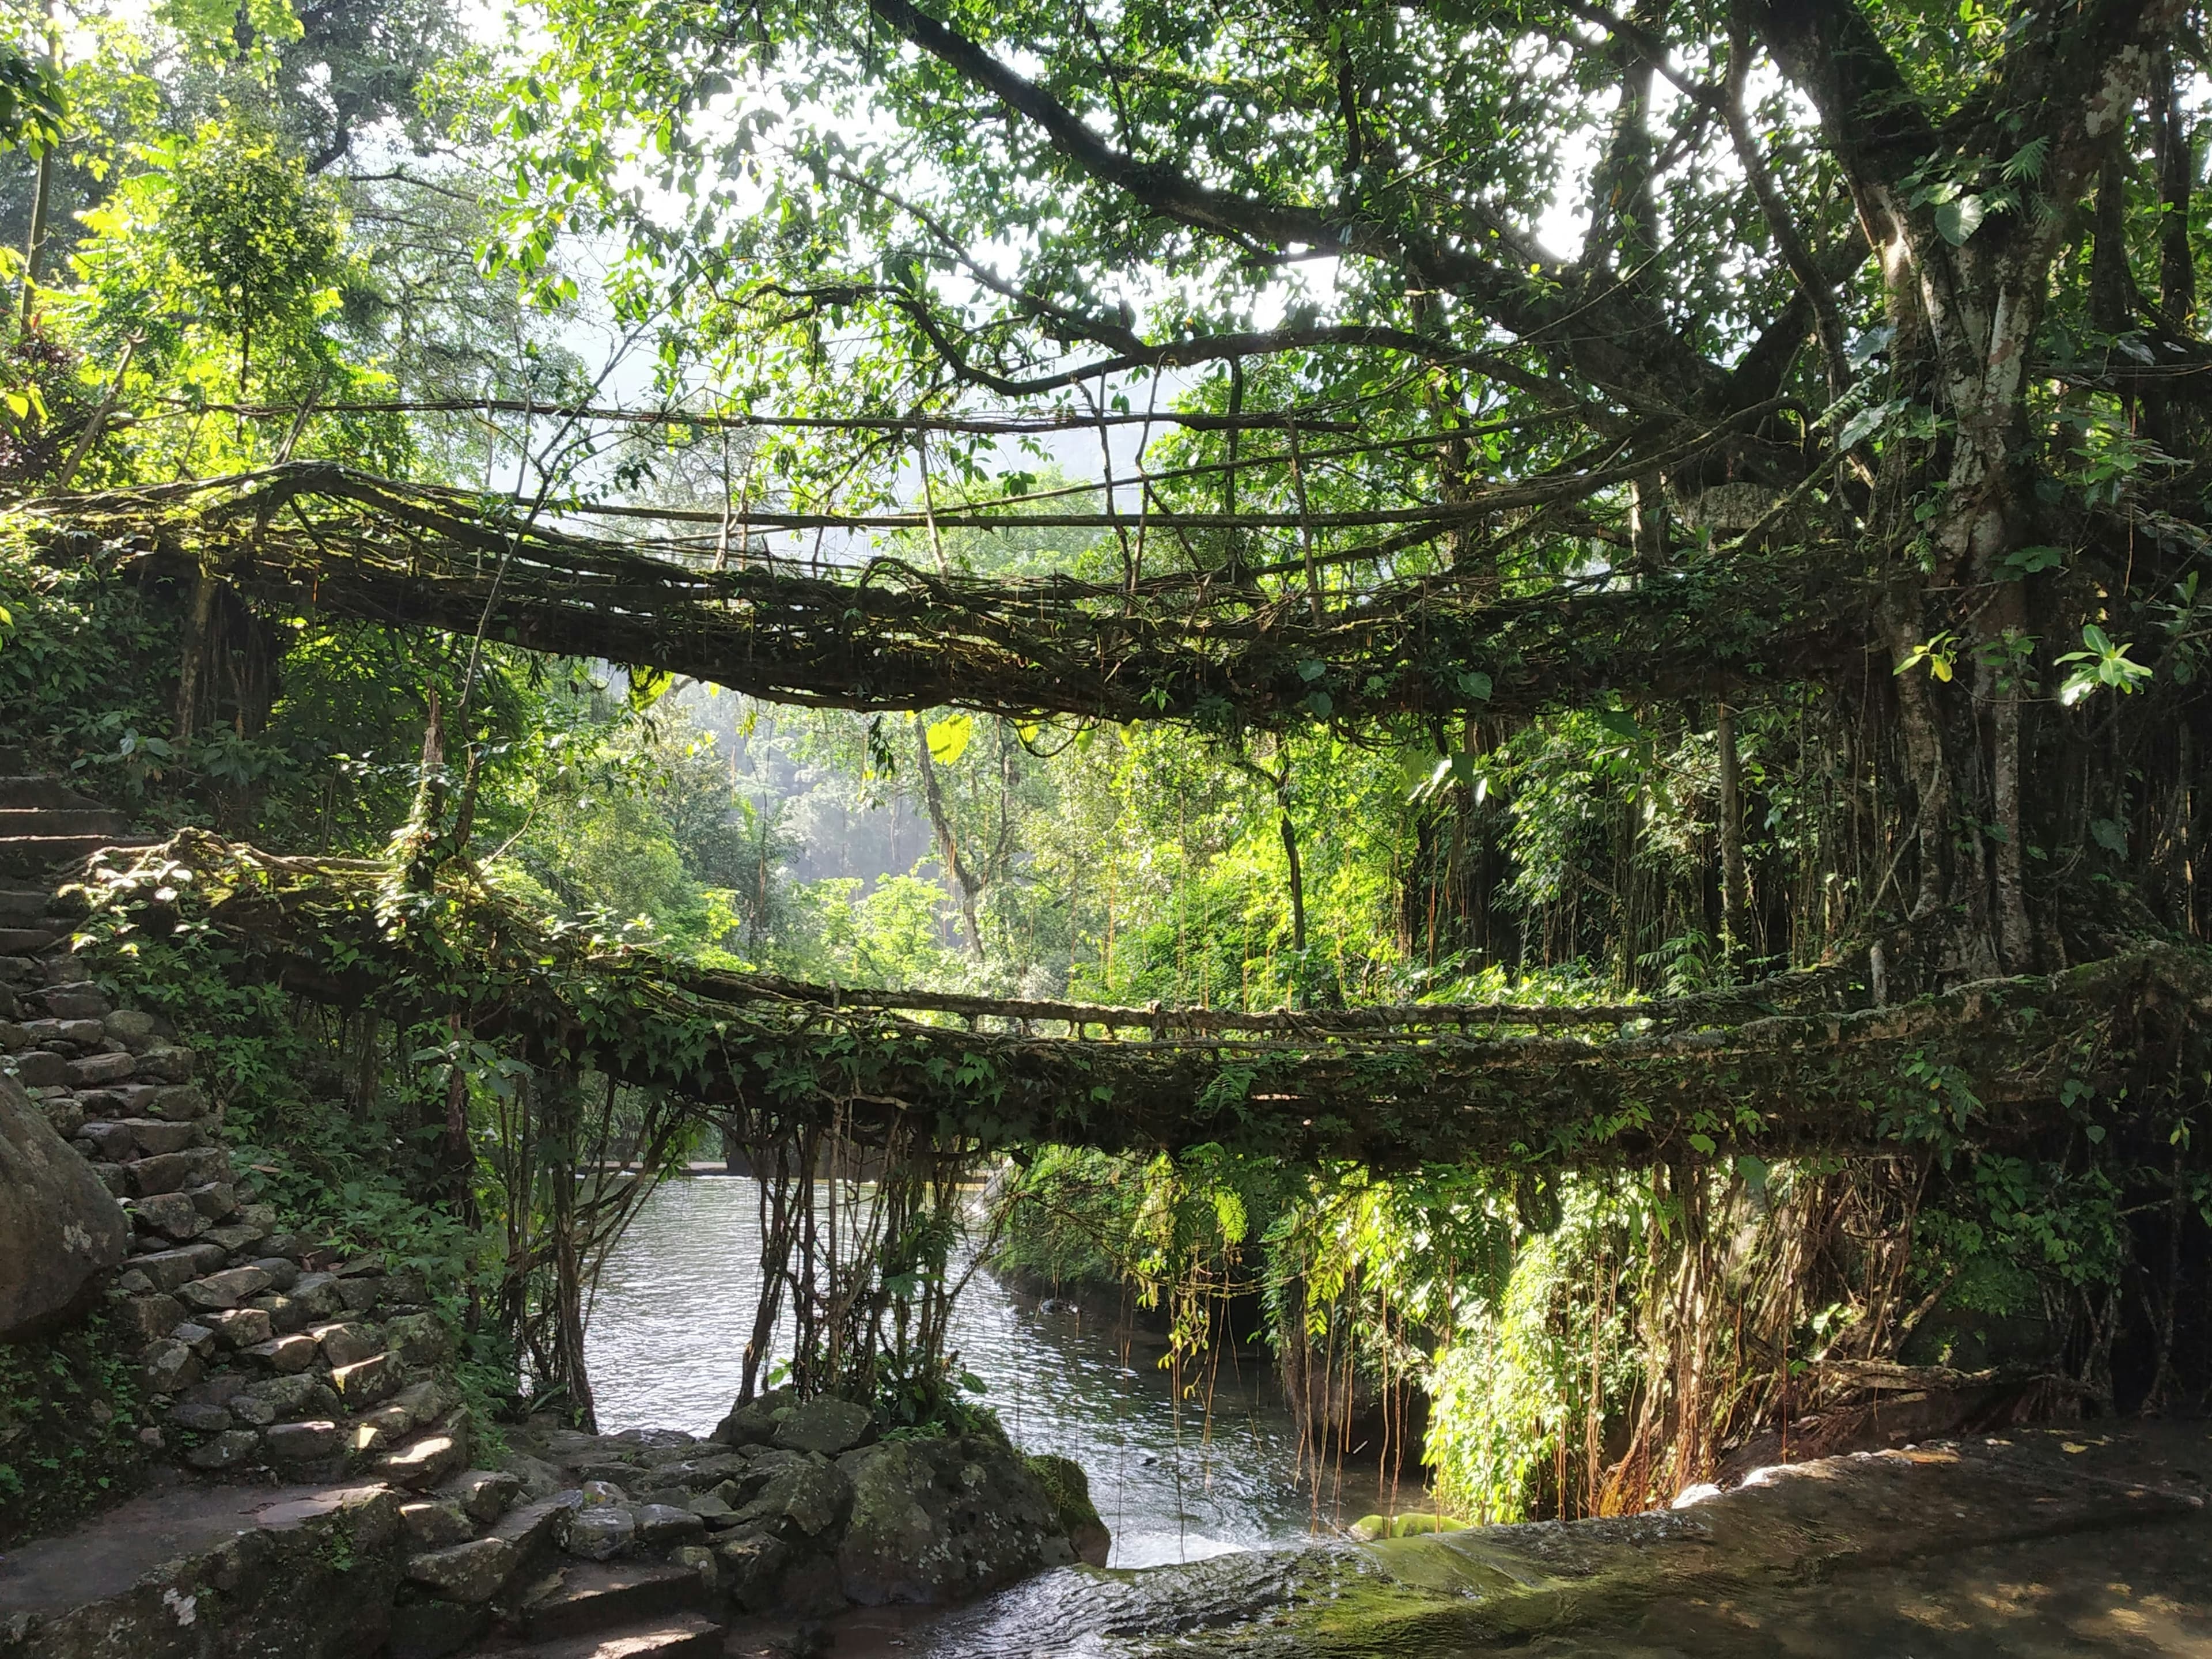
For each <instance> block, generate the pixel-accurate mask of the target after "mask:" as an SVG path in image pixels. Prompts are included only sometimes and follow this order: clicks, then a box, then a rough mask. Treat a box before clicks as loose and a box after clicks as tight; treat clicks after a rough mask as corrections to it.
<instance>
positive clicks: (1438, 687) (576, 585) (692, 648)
mask: <svg viewBox="0 0 2212 1659" xmlns="http://www.w3.org/2000/svg"><path fill="white" fill-rule="evenodd" d="M16 522H17V523H18V524H19V525H21V526H26V527H27V529H28V530H29V532H31V533H32V535H33V538H35V539H36V541H37V542H39V543H40V544H42V545H43V547H44V549H45V550H46V556H47V557H49V558H52V559H57V560H75V559H83V558H96V559H105V560H108V561H111V562H136V563H138V564H140V565H142V566H143V567H144V568H149V569H150V570H151V571H153V572H155V573H167V574H175V575H182V576H191V577H197V576H198V575H200V574H207V575H210V576H215V577H219V578H220V579H221V580H224V581H226V582H228V583H230V584H231V585H232V586H234V587H235V588H236V589H237V590H238V591H239V592H241V593H243V594H245V595H246V596H247V597H249V598H250V599H253V600H255V601H258V602H259V603H260V604H262V605H267V606H270V607H272V608H276V609H278V610H280V611H282V613H283V614H287V615H289V614H295V613H296V612H297V611H301V610H313V611H320V612H322V613H324V614H325V615H329V616H337V617H356V618H360V619H363V620H367V621H371V622H379V623H396V624H402V625H408V626H428V627H434V628H440V629H448V630H451V631H453V632H456V633H460V634H468V635H473V634H475V633H476V632H477V629H479V627H482V628H483V629H485V631H486V633H487V634H488V635H489V637H490V638H492V639H495V640H501V641H507V642H509V643H512V644H515V645H519V646H522V647H526V648H529V649H532V650H537V651H545V652H550V653H558V654H561V655H564V656H572V657H583V658H604V659H608V660H611V661H614V662H618V663H627V664H635V665H647V666H651V667H653V668H657V669H661V670H664V671H667V672H670V673H673V674H683V675H689V676H692V677H695V678H699V679H702V680H705V681H708V682H711V683H714V684H720V685H724V686H727V687H730V688H732V689H733V690H738V691H743V692H746V693H749V694H750V695H752V696H759V697H763V698H768V699H770V700H774V701H777V702H792V703H800V704H811V705H820V706H834V707H840V708H861V709H888V708H939V707H957V708H971V709H975V710H977V711H980V712H982V713H987V714H1005V715H1008V716H1014V717H1027V716H1030V715H1035V714H1073V715H1078V716H1089V717H1097V718H1103V719H1107V720H1141V719H1156V718H1159V717H1162V716H1166V717H1170V718H1182V719H1196V720H1202V721H1211V722H1214V723H1219V724H1237V723H1242V724H1248V725H1255V726H1267V725H1279V724H1283V723H1285V722H1289V721H1293V720H1305V719H1310V718H1313V717H1314V716H1316V715H1320V716H1323V717H1328V718H1334V719H1338V720H1358V719H1360V718H1362V717H1368V716H1374V715H1379V714H1395V713H1403V712H1409V711H1410V712H1413V713H1415V714H1435V715H1437V716H1442V715H1443V714H1449V713H1452V712H1455V711H1474V712H1489V713H1492V714H1528V713H1533V712H1534V711H1536V710H1537V709H1539V708H1543V707H1546V706H1548V705H1552V704H1555V703H1558V702H1562V701H1565V700H1569V699H1571V698H1572V697H1573V696H1576V695H1577V694H1578V693H1579V694H1587V693H1589V692H1590V691H1593V690H1601V689H1603V688H1606V687H1618V688H1620V689H1623V690H1634V691H1637V692H1638V693H1639V694H1649V695H1655V696H1702V695H1707V694H1710V693H1712V692H1714V691H1716V690H1722V689H1724V688H1726V687H1728V686H1729V685H1732V684H1745V683H1749V682H1753V681H1760V682H1768V683H1780V682H1784V681H1789V680H1794V679H1800V678H1807V677H1808V676H1809V675H1810V674H1811V673H1812V671H1814V669H1815V668H1816V667H1818V666H1819V665H1822V664H1824V663H1826V664H1830V665H1832V664H1835V663H1838V662H1844V661H1850V662H1854V663H1856V662H1858V661H1860V659H1862V657H1863V651H1864V648H1865V645H1864V641H1865V637H1866V636H1865V632H1864V629H1863V622H1862V621H1861V620H1857V618H1860V617H1861V616H1862V614H1863V612H1862V608H1861V607H1859V606H1857V605H1856V603H1855V600H1854V596H1852V595H1850V594H1848V593H1838V592H1828V591H1826V590H1824V589H1821V588H1820V587H1818V586H1815V585H1814V584H1813V583H1812V582H1811V580H1810V579H1809V578H1808V575H1807V574H1806V573H1807V572H1808V571H1809V570H1811V569H1814V568H1817V567H1816V566H1815V565H1814V562H1811V561H1808V560H1805V559H1802V558H1797V559H1793V560H1789V561H1770V560H1768V559H1766V558H1765V557H1762V556H1756V555H1751V554H1740V555H1737V556H1733V557H1718V556H1716V557H1712V558H1710V559H1707V560H1705V561H1703V562H1691V563H1689V564H1686V565H1684V566H1682V567H1681V568H1678V569H1674V570H1670V571H1669V572H1668V574H1666V575H1665V577H1664V578H1663V579H1661V580H1651V581H1647V582H1644V583H1642V584H1639V585H1633V586H1631V585H1626V584H1624V583H1622V582H1621V581H1620V580H1618V579H1617V578H1614V577H1612V576H1602V575H1601V576H1598V577H1595V578H1592V579H1589V580H1579V581H1577V580H1561V581H1559V582H1558V583H1556V584H1553V585H1550V586H1545V587H1542V588H1541V589H1538V590H1534V591H1528V592H1518V593H1508V594H1504V595H1499V594H1497V593H1495V592H1488V591H1486V588H1485V586H1484V585H1483V584H1482V583H1481V582H1480V580H1477V579H1476V577H1475V575H1474V573H1472V572H1465V573H1462V572H1446V573H1444V574H1439V575H1435V576H1429V577H1423V578H1419V579H1411V578H1406V579H1397V580H1390V581H1387V582H1385V583H1383V584H1382V585H1381V586H1370V587H1367V588H1365V589H1364V590H1362V591H1359V592H1356V593H1352V594H1346V593H1343V592H1337V593H1334V594H1333V595H1330V596H1328V598H1327V599H1326V601H1325V602H1324V599H1322V597H1320V595H1319V590H1318V589H1316V588H1312V587H1310V586H1299V585H1297V583H1295V582H1285V581H1284V580H1274V579H1269V580H1264V581H1263V580H1259V579H1255V578H1250V577H1249V576H1248V577H1247V578H1245V579H1241V580H1240V579H1232V578H1231V577H1230V576H1229V575H1227V574H1225V573H1221V572H1213V573H1209V574H1189V573H1188V572H1185V573H1182V574H1170V575H1158V576H1152V577H1148V578H1143V579H1140V580H1133V581H1132V582H1131V583H1129V584H1128V585H1126V586H1097V585H1093V584H1090V583H1085V582H1081V581H1077V580H1073V579H1072V578H1066V577H1046V578H1037V579H1032V580H983V579H978V578H972V577H965V576H961V575H957V574H952V575H947V574H936V573H933V572H927V571H923V570H921V569H918V568H915V567H914V566H912V565H909V564H907V563H905V562H902V561H900V560H897V559H894V558H884V557H879V558H876V559H874V560H872V561H870V562H868V563H866V565H864V566H861V567H860V568H829V569H828V570H827V571H823V570H817V569H807V568H800V567H798V566H796V565H794V564H793V562H790V561H787V560H768V559H763V557H761V556H759V555H758V554H757V553H755V554H753V555H751V556H750V562H746V556H744V554H743V552H742V550H743V548H744V529H745V526H744V524H743V523H740V524H738V526H737V531H738V541H737V543H736V546H737V548H738V550H740V551H739V553H738V562H739V564H740V568H714V563H715V561H714V556H713V550H712V548H711V547H709V548H708V549H706V550H704V553H703V556H702V550H700V549H698V548H697V547H696V545H695V544H693V543H691V542H689V541H683V540H678V541H675V542H663V543H661V544H659V549H660V551H661V552H662V553H663V554H665V555H670V556H653V555H650V554H648V553H646V552H641V551H640V550H638V546H639V544H635V543H617V542H614V541H610V540H605V539H600V538H592V537H586V536H582V535H579V534H574V533H571V532H567V531H564V530H559V529H554V528H549V527H546V526H543V525H537V524H533V523H531V522H528V521H526V520H525V519H524V518H523V517H521V516H519V515H517V514H516V513H514V512H513V510H512V508H511V507H510V506H509V505H508V504H507V503H505V502H503V501H496V500H488V499H487V498H483V497H480V496H476V495H470V494H468V493H466V492H464V491H458V490H451V489H438V488H433V487H430V486H427V485H420V484H406V483H395V482H392V481H390V480H386V479H380V478H374V477H367V476H365V475H362V474H360V473H356V472H352V471H347V470H346V469H344V468H342V467H339V466H337V465H331V464H329V463H325V462H295V463H290V464H288V465H282V466H277V467H273V468H270V469H269V470H267V471H261V472H256V473H252V474H248V475H246V476H242V477H234V478H226V479H217V480H211V481H206V482H200V481H191V480H187V481H184V482H180V483H174V484H169V485H161V486H156V487H153V488H149V489H140V490H131V491H120V492H115V493H112V494H106V495H64V496H55V497H50V498H47V499H45V500H41V501H33V502H31V503H28V504H27V505H25V506H23V507H20V508H19V509H18V510H17V513H16ZM1174 527H1175V526H1174V523H1173V521H1172V520H1163V519H1156V520H1153V521H1152V529H1153V533H1154V534H1155V536H1156V537H1158V538H1165V537H1166V536H1167V535H1168V533H1169V532H1170V531H1171V530H1172V529H1174ZM721 541H722V546H723V550H724V551H725V552H726V551H727V550H729V548H730V545H731V544H730V542H729V540H728V531H727V529H725V532H724V533H723V536H722V538H721ZM645 545H648V546H650V545H653V544H652V543H650V542H649V541H648V542H647V543H645ZM687 559H688V560H689V561H690V562H687Z"/></svg>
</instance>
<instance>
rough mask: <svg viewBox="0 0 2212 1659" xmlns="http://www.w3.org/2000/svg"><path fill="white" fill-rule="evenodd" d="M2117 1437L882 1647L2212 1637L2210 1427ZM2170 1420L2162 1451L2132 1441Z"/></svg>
mask: <svg viewBox="0 0 2212 1659" xmlns="http://www.w3.org/2000/svg"><path fill="white" fill-rule="evenodd" d="M2077 1437H2078V1438H2077ZM2131 1439H2132V1443H2133V1444H2134V1447H2135V1452H2134V1453H2130V1450H2129V1449H2128V1446H2127V1445H2125V1444H2123V1443H2122V1442H2123V1437H2122V1436H2121V1435H2120V1434H2119V1433H2118V1431H2114V1432H2113V1433H2112V1434H2111V1435H2107V1436H2100V1435H2098V1434H2097V1433H2096V1432H2095V1431H2093V1430H2087V1429H2084V1428H2082V1427H2081V1426H2079V1425H2076V1426H2075V1427H2074V1428H2072V1429H2070V1430H2069V1431H2062V1432H2057V1433H2053V1432H2051V1431H2041V1430H2020V1431H2014V1432H2013V1433H2012V1434H2011V1435H2010V1436H2008V1437H2006V1438H2004V1439H2002V1440H1984V1441H1976V1442H1972V1443H1966V1444H1965V1445H1963V1446H1960V1447H1956V1448H1950V1447H1942V1448H1923V1449H1911V1450H1907V1451H1905V1452H1887V1453H1875V1454H1862V1455H1855V1456H1848V1457H1836V1458H1828V1459H1823V1460H1820V1461H1817V1462H1808V1463H1802V1464H1797V1465H1793V1466H1790V1467H1789V1468H1781V1469H1775V1470H1770V1471H1763V1472H1761V1473H1760V1474H1759V1475H1756V1476H1754V1477H1753V1478H1752V1479H1751V1480H1747V1482H1746V1484H1745V1485H1744V1486H1741V1487H1739V1488H1737V1489H1736V1490H1735V1491H1732V1492H1727V1493H1723V1494H1720V1495H1718V1496H1715V1497H1711V1498H1707V1499H1705V1501H1704V1502H1701V1503H1697V1504H1691V1505H1688V1506H1686V1507H1685V1508H1682V1509H1680V1510H1661V1511H1656V1512H1654V1513H1650V1514H1645V1515H1637V1516H1622V1517H1619V1518H1615V1519H1605V1520H1591V1521H1577V1522H1541V1523H1536V1524H1532V1525H1527V1526H1514V1527H1478V1528H1469V1529H1468V1530H1467V1531H1464V1532H1458V1533H1449V1534H1442V1535H1438V1536H1431V1537H1424V1538H1407V1539H1397V1540H1390V1541H1381V1542H1377V1543H1376V1544H1372V1545H1364V1546H1354V1545H1341V1544H1340V1545H1326V1544H1324V1545H1317V1546H1316V1547H1310V1548H1305V1549H1285V1550H1279V1551H1267V1552H1261V1553H1255V1554H1250V1555H1233V1556H1223V1557H1218V1558H1216V1559H1212V1560H1208V1561H1204V1562H1199V1563H1194V1564H1193V1565H1188V1566H1182V1567H1163V1568H1158V1569H1154V1570H1152V1571H1146V1572H1137V1573H1129V1572H1116V1573H1102V1572H1097V1571H1091V1570H1088V1569H1081V1568H1077V1569H1070V1570H1067V1571H1061V1572H1053V1573H1047V1574H1044V1575H1042V1576H1040V1577H1036V1578H1032V1579H1030V1580H1028V1581H1026V1582H1025V1583H1021V1584H1019V1585H1018V1586H1016V1587H1014V1588H1012V1589H1009V1590H1007V1591H1006V1592H1005V1593H1004V1594H1003V1595H999V1596H997V1597H994V1598H993V1599H992V1600H991V1601H987V1602H985V1603H981V1604H979V1605H977V1606H975V1607H971V1608H968V1609H964V1610H963V1611H960V1612H957V1613H951V1614H950V1615H947V1616H946V1617H945V1618H943V1619H941V1620H938V1621H936V1622H934V1623H933V1624H932V1625H930V1626H928V1627H927V1629H926V1630H911V1631H908V1632H904V1633H903V1634H902V1635H901V1637H900V1638H899V1641H898V1643H897V1645H898V1646H899V1647H901V1648H902V1650H903V1654H902V1659H919V1656H920V1655H922V1654H929V1655H935V1656H940V1659H951V1656H954V1655H958V1656H960V1659H987V1656H1007V1659H1011V1656H1013V1655H1017V1654H1020V1655H1028V1654H1030V1653H1033V1652H1036V1651H1040V1650H1043V1651H1054V1652H1068V1651H1073V1652H1084V1653H1095V1654H1113V1655H1119V1654H1130V1655H1136V1654H1146V1655H1150V1654H1154V1653H1164V1652H1166V1651H1168V1650H1173V1651H1174V1652H1175V1653H1176V1655H1178V1656H1200V1655H1219V1656H1230V1655H1234V1656H1237V1659H1292V1656H1295V1659H1382V1656H1389V1659H1464V1656H1472V1655H1475V1654H1481V1653H1489V1652H1492V1651H1501V1652H1502V1651H1504V1650H1512V1651H1514V1652H1515V1653H1516V1654H1525V1655H1535V1656H1544V1659H1600V1656H1605V1659H1614V1656H1619V1659H1689V1656H1696V1659H1770V1656H1805V1659H1899V1656H1903V1655H1910V1656H1912V1659H1989V1656H2017V1659H2045V1656H2048V1659H2058V1656H2062V1655H2063V1656H2069V1659H2072V1656H2085V1655H2100V1656H2101V1655H2112V1656H2114V1659H2118V1656H2123V1655H2125V1656H2148V1655H2172V1656H2177V1659H2178V1656H2183V1655H2188V1656H2201V1655H2205V1654H2212V1513H2208V1510H2207V1509H2206V1506H2205V1504H2204V1503H2203V1496H2204V1492H2205V1491H2206V1488H2207V1484H2208V1483H2207V1480H2206V1478H2205V1476H2206V1473H2207V1472H2212V1428H2208V1425H2204V1424H2202V1423H2198V1424H2190V1425H2160V1428H2158V1429H2157V1430H2156V1431H2148V1432H2144V1431H2139V1432H2136V1434H2134V1435H2133V1436H2132V1437H2131ZM2160 1440H2162V1441H2163V1442H2164V1443H2167V1444H2168V1445H2169V1446H2170V1447H2171V1448H2174V1449H2172V1451H2171V1452H2170V1454H2169V1455H2149V1454H2148V1453H2146V1452H2144V1451H2143V1449H2142V1448H2143V1443H2145V1442H2146V1441H2160ZM2100 1442H2101V1443H2102V1444H2100ZM2100 1453H2104V1454H2106V1455H2100ZM870 1634H872V1632H864V1631H861V1630H854V1632H850V1635H851V1637H852V1638H854V1639H849V1640H848V1638H847V1636H846V1635H844V1634H841V1635H840V1638H839V1639H838V1643H837V1651H838V1653H839V1654H840V1656H851V1659H861V1656H866V1655H870V1654H872V1653H874V1652H876V1651H878V1644H876V1643H873V1642H871V1641H870V1640H869V1639H867V1638H868V1636H869V1635H870ZM884 1645H886V1646H887V1645H889V1644H884Z"/></svg>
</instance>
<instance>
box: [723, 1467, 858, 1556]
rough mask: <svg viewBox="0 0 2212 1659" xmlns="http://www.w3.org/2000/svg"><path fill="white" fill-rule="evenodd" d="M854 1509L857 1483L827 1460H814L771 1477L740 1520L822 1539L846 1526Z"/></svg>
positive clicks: (780, 1471) (745, 1507)
mask: <svg viewBox="0 0 2212 1659" xmlns="http://www.w3.org/2000/svg"><path fill="white" fill-rule="evenodd" d="M852 1508H853V1483H852V1481H851V1480H848V1478H847V1477H846V1474H845V1472H844V1471H843V1470H842V1469H841V1468H838V1467H837V1466H836V1464H835V1463H832V1462H828V1461H827V1460H826V1459H825V1460H823V1461H820V1462H816V1461H815V1460H813V1459H811V1458H810V1459H807V1460H805V1461H804V1462H794V1463H793V1464H792V1465H790V1466H789V1467H787V1468H781V1469H778V1470H777V1471H776V1472H775V1474H772V1475H770V1476H769V1479H768V1480H767V1482H766V1484H764V1485H763V1486H762V1487H761V1489H760V1492H759V1494H758V1495H757V1497H755V1498H753V1499H752V1501H751V1502H750V1503H749V1504H746V1505H745V1506H744V1508H743V1509H741V1510H738V1519H739V1520H740V1521H750V1522H757V1523H759V1524H763V1525H768V1526H772V1527H775V1528H777V1529H778V1530H780V1531H782V1532H784V1533H785V1534H787V1535H792V1534H803V1535H805V1537H808V1538H822V1537H825V1536H827V1535H828V1534H830V1533H832V1532H834V1531H836V1529H837V1528H839V1527H840V1526H842V1525H843V1524H844V1521H845V1517H846V1516H848V1515H849V1514H850V1513H852Z"/></svg>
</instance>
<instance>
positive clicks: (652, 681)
mask: <svg viewBox="0 0 2212 1659" xmlns="http://www.w3.org/2000/svg"><path fill="white" fill-rule="evenodd" d="M673 684H676V677H675V676H674V675H673V674H671V673H669V672H668V671H666V670H665V669H661V668H633V669H631V670H630V671H629V706H630V708H632V709H634V710H635V711H636V712H637V713H639V714H643V713H644V712H645V711H646V710H647V709H648V708H652V707H653V704H655V703H657V702H659V701H660V700H661V699H662V698H663V697H665V696H667V695H668V688H669V687H670V686H671V685H673Z"/></svg>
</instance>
